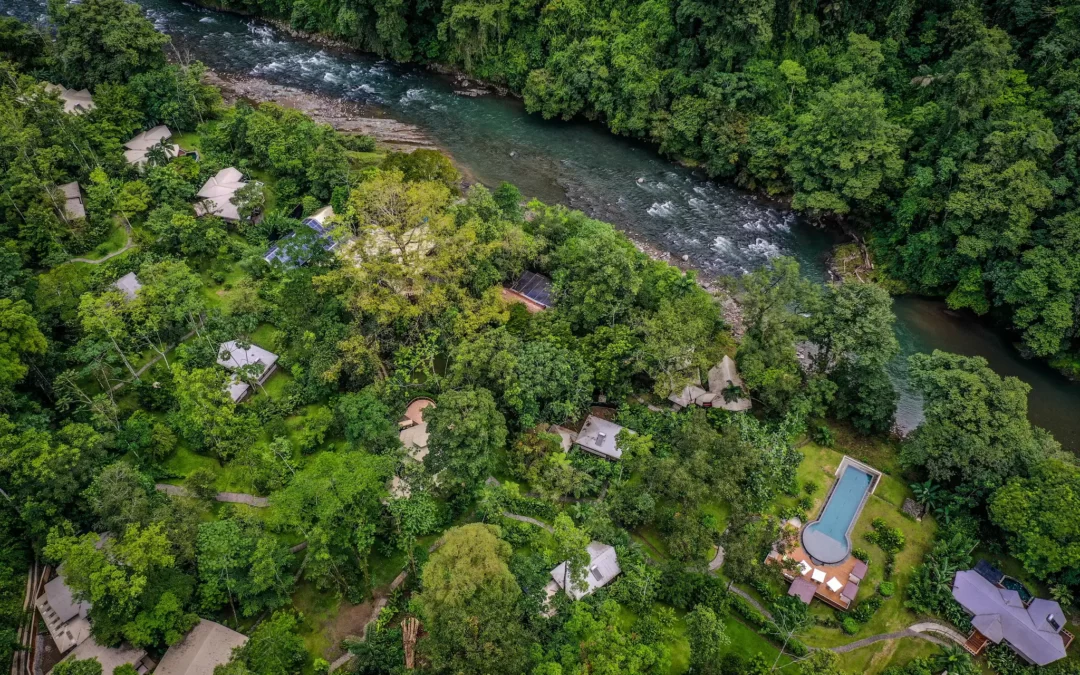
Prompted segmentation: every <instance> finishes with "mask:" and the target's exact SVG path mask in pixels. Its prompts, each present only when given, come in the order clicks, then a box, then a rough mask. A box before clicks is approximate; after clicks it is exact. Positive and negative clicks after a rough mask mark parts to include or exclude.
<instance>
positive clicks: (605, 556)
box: [544, 541, 622, 600]
mask: <svg viewBox="0 0 1080 675" xmlns="http://www.w3.org/2000/svg"><path fill="white" fill-rule="evenodd" d="M587 550H588V552H589V565H588V567H586V568H585V581H584V585H581V586H579V585H578V584H576V583H574V580H573V579H571V578H570V576H571V575H570V574H569V573H568V571H567V569H566V563H565V562H561V563H559V564H558V565H557V566H556V567H555V569H553V570H551V579H552V580H551V581H550V582H548V585H547V586H546V587H545V589H544V590H545V592H546V593H547V597H548V598H549V599H550V598H551V597H553V596H554V595H555V593H557V592H558V591H559V590H560V589H561V590H563V591H565V592H566V594H567V595H568V596H570V597H571V598H573V599H574V600H580V599H582V598H584V597H585V596H586V595H591V594H592V593H594V592H595V591H596V589H598V588H603V587H604V586H607V585H608V584H609V583H611V580H612V579H614V578H615V577H617V576H619V574H620V573H621V572H622V569H621V568H620V567H619V556H618V554H617V553H616V552H615V547H614V546H609V545H608V544H604V543H601V542H599V541H593V542H590V543H589V546H588V549H587Z"/></svg>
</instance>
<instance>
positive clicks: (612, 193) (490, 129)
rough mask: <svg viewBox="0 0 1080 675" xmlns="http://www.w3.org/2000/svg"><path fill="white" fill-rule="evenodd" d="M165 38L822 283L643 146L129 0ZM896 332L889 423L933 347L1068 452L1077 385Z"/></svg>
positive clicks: (959, 341)
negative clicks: (912, 363) (777, 260)
mask: <svg viewBox="0 0 1080 675" xmlns="http://www.w3.org/2000/svg"><path fill="white" fill-rule="evenodd" d="M139 2H140V4H141V5H142V6H143V7H145V8H146V11H147V13H148V15H149V16H150V18H151V19H152V20H153V21H154V23H155V25H156V26H157V27H158V28H159V29H160V30H162V31H164V32H166V33H168V34H169V35H171V36H172V38H173V43H174V45H175V46H176V48H177V49H178V51H179V53H181V54H183V55H185V56H189V57H191V58H196V59H199V60H201V61H202V62H204V63H206V64H207V65H208V66H209V67H210V68H212V69H214V70H215V71H218V72H220V73H223V74H232V75H242V76H248V77H260V78H263V79H266V80H268V81H270V82H272V83H275V84H282V85H289V86H293V87H297V88H301V89H304V90H307V91H310V92H314V93H319V94H324V95H327V96H331V97H335V98H341V99H345V100H349V101H354V102H357V103H359V104H362V105H366V106H370V107H371V108H373V109H378V110H379V111H380V113H381V114H384V115H386V116H389V117H392V118H395V119H398V120H400V121H403V122H408V123H411V124H415V125H417V126H418V127H420V128H422V129H423V130H424V131H425V132H426V133H427V134H428V135H429V136H430V137H431V138H432V139H433V140H434V141H435V142H436V143H437V144H438V145H439V146H440V147H442V148H445V149H446V150H447V151H449V152H450V153H451V154H452V155H453V157H454V159H455V161H456V162H457V163H458V164H459V165H461V166H462V167H464V168H465V169H466V170H467V171H468V172H469V173H470V174H471V176H472V177H474V178H475V179H477V180H480V181H482V182H484V183H486V184H488V185H496V184H498V183H499V182H501V181H504V180H506V181H510V182H513V183H515V184H517V185H518V186H519V187H520V188H521V190H522V192H523V193H525V194H526V195H527V196H530V197H539V198H540V199H543V200H545V201H549V202H560V203H565V204H568V205H570V206H572V207H574V208H578V209H581V210H583V211H585V212H586V213H588V214H589V215H590V216H593V217H596V218H599V219H602V220H607V221H610V222H612V223H614V224H616V225H617V226H619V227H620V228H621V229H623V230H625V231H627V232H628V233H630V234H631V235H633V236H634V237H635V238H637V239H639V240H641V241H644V242H646V243H648V244H650V245H652V246H654V247H656V248H658V249H661V250H664V251H668V252H670V253H671V254H673V255H674V256H676V257H680V258H681V257H682V256H684V255H685V256H687V257H688V263H689V264H690V265H692V266H693V267H696V268H698V269H700V270H702V271H703V272H705V273H707V274H739V273H742V272H744V271H747V270H751V269H754V268H755V267H757V266H759V265H761V264H762V263H763V262H765V261H766V260H768V259H769V258H770V257H772V256H776V255H781V254H784V255H792V256H794V257H796V258H797V259H798V260H799V261H800V263H801V264H802V266H803V269H804V271H805V273H806V274H807V275H809V276H811V277H813V278H817V279H823V278H824V258H825V255H826V253H827V252H828V250H829V249H830V248H831V246H832V244H833V243H834V239H833V237H832V235H830V234H828V233H825V232H823V231H821V230H819V229H816V228H814V227H811V226H810V225H808V224H806V223H805V222H803V221H802V220H801V219H800V218H799V217H798V216H797V215H796V214H794V213H793V212H791V211H789V210H787V209H785V208H783V207H782V206H781V205H778V204H776V203H774V202H770V201H768V200H765V199H761V198H758V197H756V196H755V195H752V194H750V193H747V192H745V191H742V190H739V189H737V188H734V187H732V186H730V185H727V184H724V183H718V182H714V181H710V180H707V179H706V178H705V177H704V176H703V175H701V174H699V173H698V172H695V171H693V170H690V169H686V168H683V167H681V166H678V165H676V164H674V163H672V162H670V161H668V160H666V159H664V158H663V157H661V156H660V155H659V154H658V153H657V152H656V151H655V149H654V148H652V147H651V146H648V145H645V144H642V143H637V142H634V141H632V140H628V139H625V138H620V137H617V136H614V135H612V134H611V133H609V132H607V131H606V130H605V129H604V128H603V127H602V126H601V125H599V124H592V123H586V122H577V121H574V122H562V121H545V120H543V119H541V118H540V117H538V116H536V115H529V114H527V113H526V112H525V109H524V107H523V106H522V104H521V103H520V102H519V101H517V100H514V99H511V98H506V97H499V96H483V97H477V98H469V97H465V96H458V95H456V94H454V90H453V87H452V86H451V83H450V82H449V81H448V80H447V79H446V78H445V77H443V76H440V75H438V74H435V73H432V72H430V71H428V70H425V69H422V68H417V67H411V66H401V65H397V64H394V63H390V62H387V61H382V60H379V59H378V58H376V57H373V56H370V55H365V54H359V53H354V52H350V51H339V50H332V49H327V48H324V47H320V46H318V45H315V44H311V43H309V42H307V41H304V40H300V39H294V38H292V37H289V36H288V35H285V34H283V33H281V32H280V31H278V30H276V29H274V28H272V27H270V26H268V25H266V24H264V23H262V22H259V21H253V20H250V19H246V18H243V17H239V16H235V15H230V14H224V13H218V12H212V11H208V10H205V9H202V8H199V7H197V6H195V5H191V4H188V3H180V2H176V1H174V0H139ZM0 12H4V13H6V14H9V15H14V16H18V17H19V18H22V19H24V20H31V21H35V22H36V21H42V20H43V19H44V16H43V14H44V2H42V1H41V0H0ZM896 312H897V318H898V322H897V336H898V338H899V339H900V344H901V347H902V351H903V354H902V356H901V357H900V358H898V359H897V361H896V362H895V363H894V364H893V368H892V375H893V379H894V381H895V383H896V385H897V388H898V389H899V391H900V395H901V400H900V406H899V410H898V412H897V425H898V427H899V428H900V429H901V430H904V431H907V430H910V429H912V428H914V427H915V426H916V425H917V424H918V422H919V420H920V419H921V415H922V413H921V411H922V406H921V402H920V400H919V398H918V396H917V395H916V394H915V393H913V392H912V391H910V389H909V388H908V386H907V377H906V373H905V372H904V359H905V357H906V356H907V355H909V354H912V353H915V352H917V351H927V350H932V349H944V350H948V351H954V352H958V353H962V354H968V355H974V354H979V355H982V356H984V357H986V358H987V359H988V360H989V361H990V363H991V365H992V366H993V367H994V369H995V370H997V371H998V372H999V373H1001V374H1003V375H1016V376H1018V377H1020V378H1021V379H1023V380H1025V381H1026V382H1028V383H1029V384H1030V385H1031V386H1032V393H1031V398H1030V408H1031V409H1030V417H1031V419H1032V421H1034V422H1035V423H1036V424H1039V425H1040V426H1043V427H1046V428H1048V429H1049V430H1051V431H1052V432H1053V433H1054V435H1055V436H1056V437H1057V438H1058V439H1059V440H1060V441H1061V442H1062V444H1063V445H1065V446H1066V447H1068V448H1072V449H1074V450H1076V449H1078V448H1080V415H1077V414H1076V412H1077V411H1080V386H1077V385H1074V384H1072V383H1070V382H1068V381H1067V380H1066V379H1065V378H1064V377H1062V376H1060V375H1059V374H1057V373H1055V372H1054V371H1052V370H1051V369H1050V368H1048V367H1046V366H1044V365H1042V364H1040V363H1036V362H1031V361H1025V360H1023V359H1021V358H1020V357H1019V355H1018V354H1017V353H1016V351H1015V350H1014V349H1013V348H1012V347H1011V346H1010V345H1009V343H1008V341H1007V340H1006V339H1005V338H1004V337H1003V336H1002V335H1001V334H1000V333H997V332H995V331H993V330H991V329H989V328H986V327H985V326H983V325H982V324H981V323H979V322H978V321H975V320H972V319H971V318H970V317H965V316H960V315H952V314H949V313H947V312H946V311H945V310H944V306H943V305H942V304H941V303H939V302H936V301H930V300H923V299H918V298H898V299H897V302H896Z"/></svg>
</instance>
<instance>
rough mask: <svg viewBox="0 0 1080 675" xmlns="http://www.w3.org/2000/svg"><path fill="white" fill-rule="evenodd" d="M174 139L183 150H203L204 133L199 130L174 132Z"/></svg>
mask: <svg viewBox="0 0 1080 675" xmlns="http://www.w3.org/2000/svg"><path fill="white" fill-rule="evenodd" d="M172 140H173V143H176V144H177V145H179V146H180V149H181V150H202V135H201V134H199V133H198V132H197V131H185V132H184V133H182V134H173V137H172Z"/></svg>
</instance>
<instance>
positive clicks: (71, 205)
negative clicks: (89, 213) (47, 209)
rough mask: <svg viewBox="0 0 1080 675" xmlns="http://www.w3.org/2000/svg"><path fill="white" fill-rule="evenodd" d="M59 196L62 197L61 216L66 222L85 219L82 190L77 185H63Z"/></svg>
mask: <svg viewBox="0 0 1080 675" xmlns="http://www.w3.org/2000/svg"><path fill="white" fill-rule="evenodd" d="M60 194H62V195H63V196H64V213H63V214H61V215H63V216H64V218H65V219H66V220H77V219H79V218H85V217H86V205H85V204H83V198H82V190H80V189H79V184H78V183H64V184H63V185H61V186H60Z"/></svg>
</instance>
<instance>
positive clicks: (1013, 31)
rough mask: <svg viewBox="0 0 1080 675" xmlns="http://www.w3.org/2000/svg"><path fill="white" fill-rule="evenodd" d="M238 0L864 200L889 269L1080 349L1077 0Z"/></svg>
mask: <svg viewBox="0 0 1080 675" xmlns="http://www.w3.org/2000/svg"><path fill="white" fill-rule="evenodd" d="M224 4H225V5H226V6H235V7H237V8H242V9H244V10H245V11H250V10H251V8H253V7H254V8H257V11H260V12H262V13H264V14H267V15H271V16H274V17H277V18H280V19H284V20H286V21H291V22H292V24H293V25H294V26H295V27H297V28H300V29H302V30H308V31H322V32H325V33H328V34H330V35H333V36H334V37H337V38H341V39H343V40H346V41H348V42H350V43H351V44H354V45H356V46H358V47H360V48H362V49H366V50H370V51H373V52H376V53H379V54H381V55H385V56H388V57H390V58H394V59H398V60H418V61H426V62H440V63H444V64H448V65H451V66H453V67H457V68H461V69H464V70H465V71H466V72H469V73H471V74H474V75H476V76H478V77H480V78H484V79H488V80H493V81H497V82H500V83H502V84H505V85H507V86H508V87H509V88H511V89H512V90H514V91H515V92H517V93H519V94H521V95H522V97H523V98H524V101H525V105H526V107H527V108H528V110H529V111H531V112H535V113H539V114H542V115H543V116H544V117H547V118H554V117H559V118H563V119H570V118H572V117H574V116H577V115H583V116H586V117H588V118H592V119H599V120H602V121H604V122H605V123H606V124H607V125H608V126H609V127H610V128H611V129H612V131H614V132H615V133H619V134H626V135H631V136H635V137H639V138H644V139H649V140H652V141H655V142H657V143H658V144H659V146H660V148H661V150H662V151H664V152H666V153H669V154H671V155H673V156H676V157H681V158H686V159H688V160H689V161H692V162H694V163H696V164H698V165H700V166H702V167H703V168H704V169H705V170H707V171H708V172H709V173H710V174H712V175H714V176H724V177H731V178H733V179H734V180H736V181H738V182H740V183H742V184H744V185H746V186H748V187H751V188H753V189H762V190H764V191H766V192H769V193H770V194H782V193H786V194H790V195H791V196H792V203H793V205H794V206H795V207H796V208H798V209H802V210H805V211H807V212H808V213H809V214H811V215H814V216H820V217H826V218H834V217H837V216H839V217H840V219H843V218H844V217H845V216H848V217H853V219H854V220H857V221H858V222H860V223H863V224H864V229H865V230H866V231H867V232H868V233H869V234H870V235H871V236H870V237H869V239H870V242H871V247H872V249H873V250H874V253H875V255H876V256H877V258H878V260H879V262H880V263H881V265H879V268H883V271H884V272H885V274H887V275H888V276H890V277H892V278H893V279H896V280H899V281H901V282H903V283H904V284H906V285H907V286H908V287H909V288H911V289H912V290H915V291H918V292H922V293H932V294H936V295H941V296H943V297H946V298H947V299H948V302H949V304H950V305H951V306H953V307H954V308H961V307H963V308H969V309H971V310H973V311H975V312H977V313H980V314H984V313H987V312H989V311H991V310H992V309H993V310H996V311H997V312H1000V313H1003V314H1004V315H1005V316H1006V317H1011V318H1007V320H1010V321H1011V322H1012V324H1013V325H1014V326H1016V327H1017V328H1019V329H1021V330H1022V331H1023V332H1024V335H1023V339H1024V348H1025V349H1026V350H1028V351H1030V352H1032V353H1034V354H1036V355H1038V356H1042V357H1057V359H1058V362H1059V363H1061V364H1062V365H1068V364H1069V363H1070V362H1071V360H1070V357H1069V354H1071V353H1074V352H1075V348H1076V346H1077V345H1076V344H1075V338H1076V335H1077V330H1076V327H1077V325H1078V324H1077V317H1076V316H1075V312H1072V311H1070V310H1069V309H1068V308H1069V307H1070V306H1071V305H1072V304H1075V301H1076V298H1077V296H1078V294H1080V268H1077V267H1076V265H1074V264H1071V263H1070V262H1069V261H1070V260H1071V259H1072V258H1075V257H1076V254H1077V252H1078V249H1077V244H1076V241H1077V239H1076V237H1075V236H1072V234H1070V233H1071V232H1072V230H1073V229H1075V227H1074V226H1073V224H1072V223H1073V221H1075V218H1076V208H1077V206H1076V204H1075V199H1074V198H1073V197H1072V196H1071V194H1072V192H1073V191H1075V189H1076V186H1077V184H1078V181H1080V171H1078V169H1077V168H1076V162H1075V161H1074V160H1073V159H1072V158H1073V156H1074V155H1075V152H1076V147H1077V142H1078V140H1077V139H1078V132H1077V130H1076V127H1075V125H1074V124H1073V123H1072V118H1073V115H1074V105H1073V103H1072V101H1074V100H1075V98H1076V96H1077V93H1078V91H1080V88H1078V87H1080V85H1078V84H1077V82H1076V80H1075V78H1072V77H1069V76H1068V75H1067V73H1069V72H1071V70H1072V69H1074V68H1075V63H1076V60H1077V59H1078V58H1080V47H1078V46H1077V43H1076V40H1075V39H1073V38H1072V36H1073V35H1074V34H1075V30H1076V25H1075V18H1074V17H1073V15H1072V13H1071V12H1070V11H1065V10H1062V11H1060V12H1055V13H1053V14H1052V15H1050V14H1047V15H1046V16H1045V17H1043V18H1041V19H1036V18H1034V15H1033V14H1031V13H1030V12H1028V11H1027V10H1019V9H1017V10H1015V11H1013V10H1010V11H1007V12H1000V11H998V9H996V8H995V7H993V6H992V5H991V4H990V3H975V4H964V3H957V2H949V3H946V4H944V5H940V4H935V3H930V2H914V3H905V4H903V6H894V5H892V4H889V3H882V2H878V1H876V0H859V1H858V2H854V3H849V4H847V5H845V6H844V8H843V10H842V11H836V10H834V8H833V6H832V5H821V6H819V7H810V8H801V9H799V10H798V11H794V10H792V9H791V8H790V7H788V6H787V5H785V4H783V3H778V2H766V1H757V2H752V3H748V4H746V3H744V4H742V5H740V6H739V7H738V8H737V9H728V8H717V7H713V6H711V5H710V4H709V3H702V2H698V1H697V0H673V1H671V2H665V3H660V2H617V3H615V5H612V6H609V5H607V4H604V3H600V2H596V1H591V0H590V1H586V2H581V3H577V4H575V5H573V6H572V7H568V6H565V5H563V4H560V3H558V2H542V3H535V4H532V5H528V6H524V5H523V6H517V5H513V4H512V3H505V2H503V3H492V2H487V1H486V0H448V2H445V3H442V4H439V5H430V4H427V3H424V2H419V1H407V2H401V3H398V4H396V5H393V6H390V5H386V4H384V3H379V2H362V3H360V4H359V5H357V4H356V3H355V2H345V1H344V0H285V1H279V0H257V1H256V2H249V1H243V2H242V1H241V0H228V1H227V2H225V3H224ZM619 281H620V282H625V281H626V280H625V279H619ZM624 287H625V288H626V289H627V290H630V287H629V286H624ZM601 290H602V289H597V290H596V292H597V293H599V292H601ZM613 309H614V308H613ZM583 310H584V308H583Z"/></svg>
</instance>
